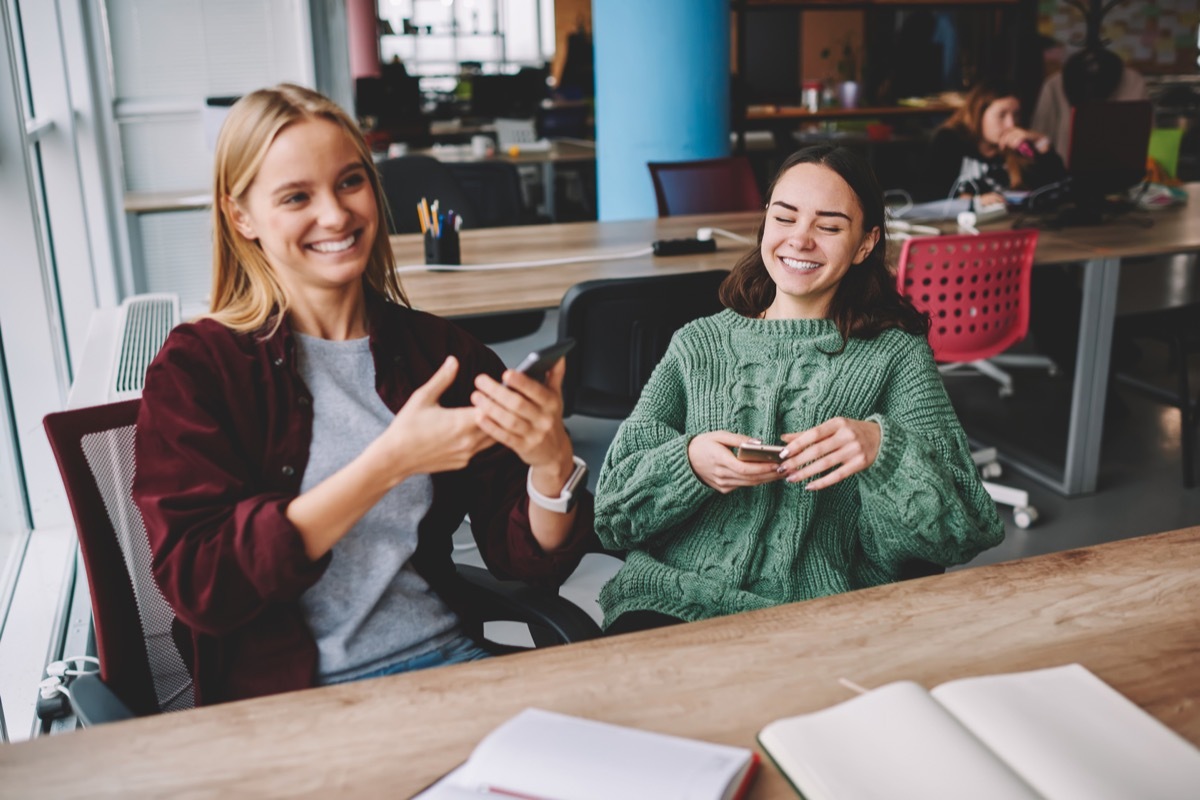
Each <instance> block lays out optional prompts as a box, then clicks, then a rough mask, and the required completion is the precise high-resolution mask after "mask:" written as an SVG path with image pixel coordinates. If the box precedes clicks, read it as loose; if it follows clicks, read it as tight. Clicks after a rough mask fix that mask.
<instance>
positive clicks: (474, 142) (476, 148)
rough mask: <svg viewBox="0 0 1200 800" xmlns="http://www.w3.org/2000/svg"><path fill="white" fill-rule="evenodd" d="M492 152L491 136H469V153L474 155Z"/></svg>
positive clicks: (484, 154)
mask: <svg viewBox="0 0 1200 800" xmlns="http://www.w3.org/2000/svg"><path fill="white" fill-rule="evenodd" d="M491 152H492V137H490V136H472V137H471V154H472V155H476V156H486V155H490V154H491Z"/></svg>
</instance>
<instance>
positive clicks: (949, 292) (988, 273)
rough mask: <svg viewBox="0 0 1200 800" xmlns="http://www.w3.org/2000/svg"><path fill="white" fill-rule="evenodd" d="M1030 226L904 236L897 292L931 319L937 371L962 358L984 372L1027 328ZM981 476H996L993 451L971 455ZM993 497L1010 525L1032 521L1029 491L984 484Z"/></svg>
mask: <svg viewBox="0 0 1200 800" xmlns="http://www.w3.org/2000/svg"><path fill="white" fill-rule="evenodd" d="M1037 239H1038V234H1037V231H1035V230H1017V231H996V232H991V233H983V234H978V235H975V234H957V235H952V236H930V237H916V238H912V239H908V240H906V241H905V242H904V246H903V249H902V250H901V251H900V263H899V266H898V268H897V276H896V279H897V283H898V286H899V288H900V292H901V293H902V294H904V295H906V296H907V297H908V298H909V299H911V300H912V301H913V303H914V304H915V305H916V307H917V308H918V309H920V310H922V311H928V312H929V314H930V317H931V319H932V323H933V324H932V327H931V329H930V332H929V345H930V347H932V348H933V356H934V359H935V360H936V361H937V362H938V364H939V365H940V366H939V369H940V370H941V371H943V372H948V371H950V370H952V369H954V368H956V367H959V366H961V365H963V364H970V365H972V366H975V367H977V368H980V369H981V371H984V372H986V371H987V366H988V365H987V364H986V361H985V359H988V358H991V357H992V356H995V355H999V354H1000V353H1002V352H1004V351H1005V350H1007V349H1008V348H1009V347H1012V346H1013V345H1014V344H1016V343H1017V342H1019V341H1021V340H1022V339H1024V338H1025V335H1026V334H1027V333H1028V331H1029V279H1030V274H1031V272H1032V270H1033V253H1034V250H1035V249H1037ZM975 460H976V463H979V464H980V465H981V466H983V474H984V477H995V475H996V474H998V465H996V464H995V453H994V451H990V452H989V451H985V452H984V453H976V454H975ZM984 485H985V486H986V487H987V489H988V494H989V495H991V496H992V499H994V500H996V501H997V502H999V503H1004V504H1006V505H1011V506H1013V507H1014V508H1013V518H1014V520H1015V521H1016V523H1017V525H1018V526H1019V527H1022V528H1027V527H1029V526H1030V525H1031V524H1033V521H1034V520H1036V519H1037V511H1036V510H1035V509H1033V508H1032V507H1031V506H1030V505H1029V495H1028V494H1027V493H1026V492H1024V491H1021V490H1018V489H1011V488H1009V487H1004V486H999V485H997V484H994V483H986V482H985V484H984Z"/></svg>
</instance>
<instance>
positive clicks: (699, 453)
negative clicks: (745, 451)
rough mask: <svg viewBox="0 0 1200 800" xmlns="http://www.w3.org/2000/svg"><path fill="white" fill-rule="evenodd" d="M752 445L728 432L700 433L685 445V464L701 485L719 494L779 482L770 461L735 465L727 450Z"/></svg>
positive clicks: (735, 458)
mask: <svg viewBox="0 0 1200 800" xmlns="http://www.w3.org/2000/svg"><path fill="white" fill-rule="evenodd" d="M750 441H753V440H752V439H751V438H750V437H748V436H744V435H742V434H740V433H730V432H729V431H712V432H710V433H702V434H700V435H699V436H696V437H695V438H693V439H692V441H690V442H688V461H690V462H691V464H692V472H694V473H696V477H697V478H699V479H700V481H701V482H702V483H704V484H705V485H706V486H709V487H711V488H713V489H716V490H717V491H718V492H720V493H721V494H729V493H730V492H732V491H733V490H734V489H740V488H742V487H744V486H758V485H759V484H762V483H770V482H771V481H777V480H780V479H781V478H783V476H782V475H780V474H779V471H778V470H779V465H778V464H775V463H774V462H770V461H739V460H738V459H737V457H736V456H734V454H733V450H731V449H730V448H733V447H737V446H738V445H742V444H745V443H746V442H750Z"/></svg>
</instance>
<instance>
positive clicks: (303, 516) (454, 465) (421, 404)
mask: <svg viewBox="0 0 1200 800" xmlns="http://www.w3.org/2000/svg"><path fill="white" fill-rule="evenodd" d="M457 373H458V361H457V360H456V359H454V358H453V357H451V358H447V359H446V361H445V363H444V364H442V366H441V367H440V368H438V371H437V372H435V373H433V375H432V376H431V377H430V378H429V380H427V381H426V382H425V384H424V385H423V386H420V387H418V388H417V390H416V391H415V392H413V393H412V395H411V396H410V397H409V398H408V402H407V403H405V404H404V406H403V408H401V409H400V411H399V412H398V413H397V414H396V416H395V417H394V418H393V419H392V421H391V423H389V424H388V426H387V428H385V429H384V431H383V433H381V434H379V436H378V437H376V438H375V441H373V442H371V443H370V444H369V445H367V447H366V449H365V450H363V452H362V453H361V454H360V455H359V456H358V457H357V458H355V459H354V460H353V461H351V462H350V463H349V464H347V465H346V466H344V467H342V468H341V469H339V470H338V471H337V472H335V473H333V474H332V475H330V476H329V477H328V478H326V479H325V480H323V481H321V482H320V483H319V484H317V485H316V486H314V487H312V488H311V489H309V490H308V491H307V492H304V493H303V494H301V495H299V496H298V497H296V498H295V499H294V500H292V502H291V503H289V504H288V507H287V516H288V519H289V520H291V521H292V524H293V525H295V526H296V530H297V531H299V533H300V537H301V539H303V540H304V550H305V552H306V553H308V556H309V558H312V559H314V560H316V559H318V558H320V557H321V556H323V555H325V554H326V553H328V552H329V550H330V548H332V547H333V546H334V544H336V543H337V542H338V540H340V539H341V538H342V537H343V536H345V535H346V533H347V531H349V530H350V528H351V527H352V526H353V525H354V524H355V523H357V522H358V521H359V520H360V519H362V516H363V514H366V513H367V512H368V511H370V510H371V508H372V507H374V505H375V504H376V503H378V502H379V500H380V498H382V497H383V496H384V495H385V494H387V493H388V492H389V491H391V489H392V488H393V487H395V486H396V485H397V484H399V483H400V482H401V481H403V480H404V479H405V478H408V477H409V476H411V475H419V474H423V473H430V472H445V471H448V470H455V469H462V468H463V467H465V466H466V465H467V462H468V461H470V460H471V457H472V456H474V455H475V454H476V453H478V452H479V451H480V450H482V449H484V448H485V447H490V446H491V445H492V444H493V442H492V439H491V437H489V436H488V435H487V434H486V433H484V432H483V431H481V430H480V429H479V426H478V425H476V423H475V417H476V413H477V412H476V411H475V409H473V408H442V407H441V406H440V405H438V398H439V397H441V396H442V394H443V393H444V392H445V391H446V390H447V389H448V388H450V384H451V383H453V382H454V376H455V375H456V374H457Z"/></svg>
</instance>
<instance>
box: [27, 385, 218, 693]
mask: <svg viewBox="0 0 1200 800" xmlns="http://www.w3.org/2000/svg"><path fill="white" fill-rule="evenodd" d="M139 403H140V401H139V400H126V401H123V402H120V403H110V404H108V405H102V406H91V407H88V408H78V409H72V410H70V411H62V412H59V413H55V414H49V415H47V416H46V419H45V422H44V424H45V428H46V435H47V436H48V437H49V439H50V446H51V448H52V449H53V451H54V457H55V459H56V460H57V461H58V469H59V472H60V473H61V474H62V478H63V484H64V485H65V486H66V490H67V498H68V500H69V501H70V504H71V514H72V516H73V517H74V519H75V529H76V532H77V534H78V537H79V547H80V550H81V552H82V553H83V562H84V566H85V568H86V569H87V577H88V587H89V590H90V592H91V598H92V617H93V620H94V623H95V628H96V648H97V654H98V655H99V658H100V675H101V678H102V679H103V680H104V682H105V683H106V684H107V685H108V686H109V688H110V689H112V690H113V692H115V693H116V694H117V696H118V697H120V698H121V700H123V701H124V702H125V703H126V705H128V706H129V707H130V709H131V710H132V711H133V712H134V713H136V714H139V715H143V714H155V713H158V712H160V711H178V710H182V709H186V708H191V707H192V706H193V705H195V697H194V693H193V686H192V676H191V674H190V672H189V670H188V667H187V665H186V663H185V661H184V659H183V657H182V656H181V655H180V652H179V649H178V647H177V646H176V644H175V639H174V637H173V635H172V624H173V623H174V621H175V614H174V612H173V611H172V610H171V607H170V606H169V605H168V604H167V601H166V599H165V598H164V597H163V595H162V592H161V591H160V590H159V588H158V584H157V583H156V582H155V580H154V577H153V575H152V574H151V571H150V559H151V556H150V542H149V539H148V538H147V536H146V528H145V525H144V524H143V522H142V515H141V512H140V511H139V510H138V508H137V506H136V505H134V503H133V496H132V487H133V475H134V469H135V463H134V449H133V445H134V442H133V439H134V431H135V426H136V422H137V413H138V406H139Z"/></svg>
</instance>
